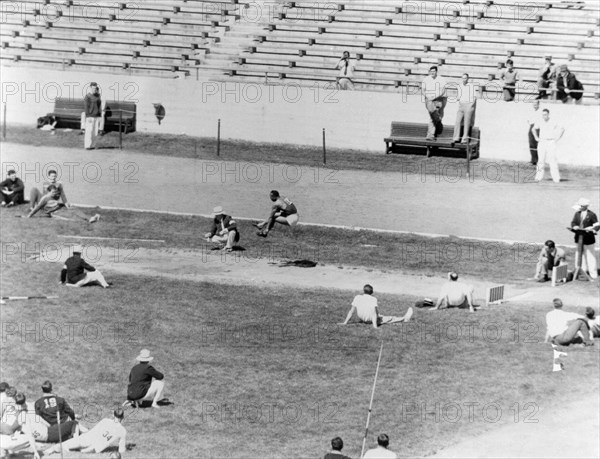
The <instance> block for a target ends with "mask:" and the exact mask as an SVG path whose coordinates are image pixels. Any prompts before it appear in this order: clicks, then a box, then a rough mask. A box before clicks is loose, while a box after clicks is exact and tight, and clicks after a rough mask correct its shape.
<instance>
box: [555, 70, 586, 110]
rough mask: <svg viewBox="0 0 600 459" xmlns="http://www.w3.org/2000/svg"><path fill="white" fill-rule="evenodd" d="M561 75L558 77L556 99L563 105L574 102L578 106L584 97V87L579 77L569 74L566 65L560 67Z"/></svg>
mask: <svg viewBox="0 0 600 459" xmlns="http://www.w3.org/2000/svg"><path fill="white" fill-rule="evenodd" d="M559 71H560V73H559V74H558V76H557V77H556V98H557V99H558V100H561V101H562V102H563V104H566V103H568V102H571V101H573V102H574V103H576V104H578V103H580V102H581V98H582V97H583V85H582V84H581V83H580V82H579V80H578V79H577V77H576V76H575V75H573V74H572V73H571V72H569V68H568V67H567V66H566V65H561V66H560V67H559Z"/></svg>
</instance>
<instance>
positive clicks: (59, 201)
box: [27, 170, 100, 223]
mask: <svg viewBox="0 0 600 459" xmlns="http://www.w3.org/2000/svg"><path fill="white" fill-rule="evenodd" d="M30 205H31V208H30V210H29V213H28V214H27V218H31V217H33V216H34V215H35V214H37V213H38V212H39V211H40V210H43V211H44V214H45V216H46V217H52V214H53V213H54V212H56V211H58V210H60V209H62V208H65V207H66V208H67V209H71V204H69V201H68V200H67V195H66V194H65V189H64V187H63V184H62V183H61V182H59V181H58V174H57V173H56V171H55V170H51V171H48V180H47V181H45V182H44V185H43V187H42V191H40V190H38V189H37V188H32V190H31V194H30ZM72 212H73V214H74V215H75V216H76V217H78V218H80V219H83V220H87V221H88V222H89V223H95V222H97V221H98V220H99V219H100V215H98V214H96V215H94V216H93V217H89V218H88V217H87V216H86V215H84V214H83V213H82V212H81V211H79V210H75V209H72Z"/></svg>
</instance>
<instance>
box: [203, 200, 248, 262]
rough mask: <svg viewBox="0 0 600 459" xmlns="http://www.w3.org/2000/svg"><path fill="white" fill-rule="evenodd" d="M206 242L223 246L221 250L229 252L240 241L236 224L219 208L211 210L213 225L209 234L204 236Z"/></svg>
mask: <svg viewBox="0 0 600 459" xmlns="http://www.w3.org/2000/svg"><path fill="white" fill-rule="evenodd" d="M204 237H205V238H206V241H207V242H217V243H220V244H225V247H223V250H225V251H226V252H231V251H232V250H233V246H234V245H235V243H236V242H238V241H239V240H240V233H239V231H238V229H237V223H236V221H235V220H234V219H233V217H231V216H230V215H227V214H226V213H225V212H224V211H223V208H222V207H221V206H218V207H215V208H214V209H213V224H212V227H211V229H210V232H208V233H206V234H205V235H204Z"/></svg>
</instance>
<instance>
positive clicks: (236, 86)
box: [2, 67, 600, 166]
mask: <svg viewBox="0 0 600 459" xmlns="http://www.w3.org/2000/svg"><path fill="white" fill-rule="evenodd" d="M92 80H93V81H97V82H98V83H99V84H100V86H101V88H102V92H103V97H104V98H105V99H119V100H130V101H135V102H137V104H138V131H141V132H156V133H169V134H187V135H191V136H215V135H216V126H217V119H219V118H220V119H221V122H222V131H221V132H222V136H223V138H231V139H245V140H250V141H258V142H277V143H292V144H302V145H321V141H322V137H321V132H322V129H323V128H325V129H326V131H327V144H328V146H329V147H339V148H353V149H366V150H369V151H373V152H375V153H381V152H383V151H384V144H383V138H384V137H385V136H387V135H388V134H389V126H390V122H391V121H392V120H395V121H414V122H427V117H428V116H427V112H426V111H425V109H424V106H423V103H422V101H421V96H420V95H408V96H407V95H401V94H399V93H372V92H337V91H333V90H328V89H323V88H322V87H317V86H315V87H312V88H307V87H302V88H301V87H299V86H294V85H287V86H264V85H258V84H241V83H221V82H210V81H196V80H194V79H187V80H185V79H169V80H167V79H153V78H147V77H138V76H126V75H124V76H115V75H109V74H93V73H77V72H61V71H52V70H40V69H23V68H18V67H3V69H2V101H3V102H6V103H7V120H8V122H9V124H12V123H19V124H29V125H32V126H34V125H35V120H36V118H37V117H38V116H41V115H44V114H45V113H47V112H50V111H52V108H53V105H54V98H55V97H56V96H57V95H58V96H62V97H69V96H73V97H83V94H85V90H86V88H85V86H84V85H86V84H88V83H89V82H90V81H92ZM158 102H160V103H162V104H163V106H164V107H165V109H166V117H165V119H164V120H163V121H162V123H161V124H160V125H159V124H158V121H157V120H156V118H155V116H154V107H153V105H152V104H153V103H158ZM549 108H550V109H551V112H552V117H554V118H555V119H557V120H558V121H559V122H560V123H562V124H563V125H564V126H565V128H566V133H565V136H564V138H563V140H562V141H561V142H560V146H559V151H560V162H561V163H565V164H578V165H592V166H599V165H600V157H599V155H598V151H599V150H600V137H599V132H598V126H599V125H600V107H598V106H574V105H562V104H549ZM529 110H530V107H529V106H528V105H527V103H506V102H502V101H493V100H492V101H480V103H479V107H478V112H477V121H476V124H477V125H478V126H479V127H480V128H481V132H482V150H481V156H482V157H483V158H494V159H506V160H517V161H526V160H528V158H529V153H528V145H527V135H526V131H527V125H526V120H527V118H528V115H529ZM455 114H456V104H454V103H451V102H450V103H449V104H448V106H447V108H446V115H445V120H446V122H447V124H448V125H450V128H451V126H452V125H453V122H454V118H455Z"/></svg>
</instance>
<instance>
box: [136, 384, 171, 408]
mask: <svg viewBox="0 0 600 459" xmlns="http://www.w3.org/2000/svg"><path fill="white" fill-rule="evenodd" d="M164 389H165V381H164V380H160V381H159V380H158V379H152V383H151V384H150V387H149V388H148V392H146V395H144V397H143V398H141V399H140V400H138V401H142V402H143V401H151V402H152V403H156V402H158V401H159V400H161V399H162V393H163V390H164Z"/></svg>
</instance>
